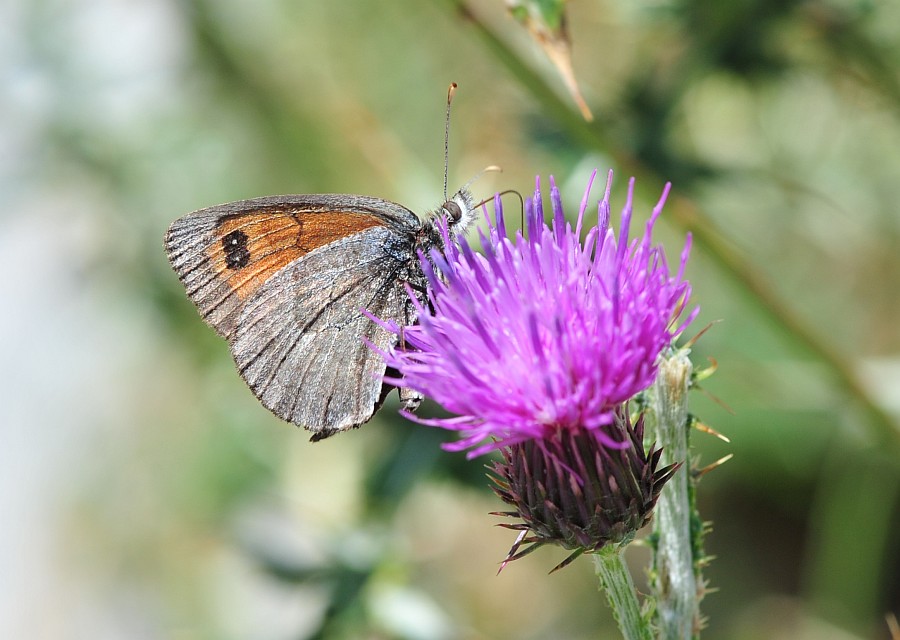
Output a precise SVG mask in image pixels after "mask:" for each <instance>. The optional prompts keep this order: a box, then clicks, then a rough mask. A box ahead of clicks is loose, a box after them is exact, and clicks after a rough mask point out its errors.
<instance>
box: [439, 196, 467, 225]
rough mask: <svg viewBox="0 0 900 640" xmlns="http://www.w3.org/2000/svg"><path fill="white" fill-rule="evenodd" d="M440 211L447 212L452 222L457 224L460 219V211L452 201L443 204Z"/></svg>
mask: <svg viewBox="0 0 900 640" xmlns="http://www.w3.org/2000/svg"><path fill="white" fill-rule="evenodd" d="M441 209H443V210H444V211H446V212H447V215H449V216H450V220H451V221H452V222H459V221H460V219H461V218H462V209H460V208H459V205H458V204H456V203H455V202H453V200H448V201H447V202H445V203H444V206H443V207H441Z"/></svg>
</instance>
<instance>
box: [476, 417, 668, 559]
mask: <svg viewBox="0 0 900 640" xmlns="http://www.w3.org/2000/svg"><path fill="white" fill-rule="evenodd" d="M611 430H612V431H613V432H615V434H616V435H617V436H618V437H620V438H621V441H622V442H625V443H627V444H628V445H629V446H627V447H625V448H613V447H607V446H604V445H603V444H602V443H601V442H600V441H599V440H598V439H597V438H596V437H594V435H593V434H592V433H591V432H589V431H587V430H585V429H566V430H561V431H560V432H559V433H558V434H557V436H556V437H553V438H549V439H543V440H537V441H534V440H529V441H526V442H522V443H519V444H514V445H512V446H509V447H505V448H504V449H503V450H502V453H503V460H502V461H499V462H494V463H493V466H492V468H491V470H492V471H493V476H492V477H491V479H492V480H493V482H494V485H495V486H494V492H495V493H496V494H497V495H498V496H499V497H500V499H501V500H503V502H505V503H507V504H509V505H511V506H512V507H514V509H515V510H514V511H501V512H495V513H494V515H498V516H506V517H510V518H518V519H521V522H518V523H515V524H501V525H500V526H502V527H506V528H507V529H513V530H515V531H519V532H520V534H519V537H518V538H517V539H516V542H515V544H513V546H512V548H511V549H510V550H509V553H508V554H507V557H506V560H504V561H503V564H502V565H501V567H500V568H501V569H502V568H503V567H504V566H506V564H507V563H508V562H510V561H512V560H517V559H519V558H521V557H522V556H525V555H527V554H529V553H531V552H532V551H534V550H535V549H537V548H538V547H540V546H542V545H545V544H555V545H558V546H560V547H563V548H564V549H568V550H570V551H572V554H571V555H569V557H567V558H566V559H565V560H563V562H561V563H560V564H558V565H557V566H556V567H555V568H554V569H553V571H556V570H557V569H561V568H562V567H565V566H566V565H568V564H569V563H570V562H572V560H574V559H575V558H577V557H578V556H579V555H581V554H582V553H591V552H596V551H599V550H600V549H602V548H604V547H606V546H607V545H624V544H627V543H628V542H630V541H631V540H632V539H633V538H634V534H635V533H636V532H637V530H638V529H640V528H641V527H643V526H644V525H646V524H647V523H648V522H649V521H650V516H651V514H652V511H653V507H654V506H655V505H656V500H657V498H659V492H660V491H661V490H662V487H663V485H664V484H665V483H666V481H667V480H668V479H669V478H670V477H671V476H672V474H674V473H675V471H677V469H678V466H679V465H677V464H672V465H669V466H667V467H664V468H661V469H660V468H658V466H659V458H660V454H661V452H662V450H661V449H656V448H655V447H653V446H651V447H650V450H649V452H648V453H645V452H644V444H643V440H644V416H643V415H641V416H640V417H639V418H638V420H637V422H636V423H635V424H634V425H632V423H631V418H630V416H629V415H628V411H627V408H626V407H624V406H623V407H619V409H618V410H617V411H616V415H615V420H614V423H613V425H611ZM523 544H524V545H529V546H527V547H525V548H524V549H523V550H522V551H519V548H520V547H521V545H523Z"/></svg>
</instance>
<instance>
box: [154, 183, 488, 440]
mask: <svg viewBox="0 0 900 640" xmlns="http://www.w3.org/2000/svg"><path fill="white" fill-rule="evenodd" d="M445 199H446V200H447V201H446V202H445V203H444V204H443V205H442V206H441V207H440V209H438V210H437V211H436V212H434V213H432V214H431V215H430V216H429V217H428V219H426V220H425V221H421V220H419V218H417V217H416V215H415V214H414V213H412V212H411V211H410V210H409V209H407V208H405V207H403V206H401V205H399V204H395V203H393V202H388V201H387V200H380V199H378V198H371V197H366V196H358V195H335V194H328V195H288V196H268V197H263V198H254V199H252V200H242V201H240V202H232V203H229V204H223V205H219V206H216V207H210V208H208V209H201V210H199V211H195V212H193V213H189V214H188V215H186V216H184V217H183V218H179V219H178V220H176V221H175V222H174V223H173V224H172V226H170V227H169V230H168V232H167V233H166V237H165V248H166V253H167V254H168V257H169V262H171V264H172V268H173V269H175V272H176V273H177V274H178V277H179V279H180V280H181V282H182V283H183V284H184V286H185V289H186V290H187V294H188V297H189V298H190V299H191V300H193V301H194V303H195V304H196V305H197V307H198V309H199V310H200V314H201V315H202V316H203V319H204V320H205V321H206V322H207V323H209V324H210V325H211V326H212V327H213V328H215V330H216V331H217V332H218V333H219V334H220V335H222V336H223V337H225V338H226V339H227V340H228V342H229V343H230V345H231V353H232V355H233V356H234V361H235V364H236V365H237V368H238V371H239V372H240V374H241V376H242V377H243V378H244V380H245V381H246V382H247V384H248V385H249V386H250V388H251V389H252V390H253V393H255V394H256V396H257V397H258V398H259V399H260V401H261V402H262V403H263V405H265V406H266V408H268V409H270V410H271V411H272V412H273V413H274V414H275V415H277V416H279V417H280V418H283V419H284V420H287V421H290V422H293V423H294V424H297V425H300V426H302V427H305V428H306V429H309V430H310V431H312V432H313V436H312V439H313V440H320V439H322V438H327V437H328V436H330V435H332V434H334V433H337V432H339V431H344V430H346V429H351V428H354V427H358V426H359V425H361V424H363V423H364V422H366V421H368V420H369V419H370V418H371V417H372V414H373V413H374V412H375V411H376V410H377V409H378V408H379V406H380V405H381V403H382V401H383V400H384V398H385V395H386V394H387V391H388V390H389V388H388V387H386V386H385V385H384V384H383V382H382V377H383V376H384V373H385V369H386V365H385V363H384V360H383V359H382V358H381V356H380V355H378V354H377V353H376V352H375V351H373V350H372V349H371V348H369V347H368V346H367V345H366V344H365V343H364V341H363V339H365V340H368V341H369V342H371V343H372V344H373V345H374V346H375V347H377V348H379V349H383V350H387V349H389V348H390V347H393V346H395V344H396V343H397V336H396V335H395V334H393V333H390V332H388V331H387V330H385V329H384V328H383V327H381V326H379V325H378V324H376V323H375V322H373V321H372V320H371V319H369V318H368V317H366V316H365V315H363V313H362V310H364V309H365V310H367V311H369V312H370V313H371V314H373V315H374V316H376V317H378V318H380V319H382V320H387V321H394V322H396V323H397V324H398V325H401V326H405V325H410V324H413V323H414V322H415V321H416V310H415V306H414V305H413V304H412V302H411V301H410V299H409V296H408V294H407V287H406V285H407V284H409V286H410V287H411V289H412V291H414V292H416V295H417V296H418V297H419V299H420V300H421V301H424V299H425V291H426V284H427V281H426V278H425V276H424V274H423V272H422V268H421V266H420V264H419V258H418V253H419V252H420V251H421V252H424V253H425V254H426V255H427V254H428V253H429V251H431V250H432V249H438V250H439V251H443V249H444V242H445V240H444V237H443V236H442V234H441V233H440V231H439V229H438V227H437V224H438V220H444V221H445V223H446V225H447V227H448V231H449V234H448V236H447V237H449V238H450V239H451V240H454V239H455V238H456V237H457V236H458V235H459V234H461V233H462V232H463V230H464V229H465V228H466V226H467V225H468V224H469V223H470V221H471V220H472V218H473V217H474V210H475V207H474V206H473V200H472V197H471V195H470V193H469V191H468V189H467V188H465V187H464V188H462V189H460V191H459V192H457V193H456V195H454V196H453V197H452V198H450V199H447V198H446V197H445ZM400 398H401V402H402V403H403V405H404V407H407V408H414V407H415V406H416V405H417V404H418V402H419V400H420V396H418V394H416V393H415V392H413V391H411V390H406V389H401V391H400Z"/></svg>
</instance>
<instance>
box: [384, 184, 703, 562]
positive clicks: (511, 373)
mask: <svg viewBox="0 0 900 640" xmlns="http://www.w3.org/2000/svg"><path fill="white" fill-rule="evenodd" d="M593 179H594V176H593V175H592V176H591V182H593ZM611 183H612V172H610V174H609V178H608V180H607V184H606V191H605V193H604V196H603V199H602V200H601V201H600V202H599V205H598V222H597V225H595V226H593V227H591V228H590V229H589V230H588V231H587V234H586V236H585V240H584V242H582V241H581V240H580V237H581V231H582V226H583V222H584V213H585V210H586V208H587V203H588V197H589V194H590V188H591V184H590V183H589V184H588V188H587V190H586V192H585V195H584V198H583V200H582V203H581V208H580V209H579V211H578V217H577V221H576V223H575V228H574V229H573V228H572V227H571V225H569V224H568V223H567V222H566V219H565V217H564V215H563V209H562V203H561V201H560V196H559V191H558V190H557V188H556V185H555V184H554V182H553V179H552V178H551V179H550V202H551V204H552V208H553V220H552V223H551V225H550V226H548V225H547V224H545V223H544V218H543V210H542V200H541V190H540V181H539V180H538V182H537V185H536V188H535V192H534V196H533V197H532V198H531V199H530V200H529V201H527V202H526V206H525V217H526V230H527V236H523V235H522V233H521V232H520V233H517V234H516V237H515V239H514V240H510V239H508V238H507V237H506V228H505V225H504V220H503V211H502V207H501V203H500V200H499V198H496V199H495V202H494V207H495V212H496V215H495V222H494V223H491V221H490V220H488V233H487V235H484V234H482V237H481V244H482V247H483V249H484V253H483V254H479V253H476V252H475V251H473V250H472V249H471V248H470V246H469V245H468V244H467V243H466V242H462V243H460V245H459V248H458V249H457V248H455V245H454V244H453V243H452V242H449V238H448V241H447V242H445V246H446V247H447V249H446V253H445V254H444V255H441V254H440V253H438V252H433V253H432V254H431V255H429V256H422V257H421V262H422V266H423V270H424V271H425V274H426V276H427V278H428V282H429V284H430V292H429V297H428V303H429V306H428V308H426V307H425V306H424V305H419V309H418V312H419V324H418V325H416V326H412V327H404V328H400V327H388V328H390V329H391V330H393V331H395V332H397V333H398V334H400V335H401V340H400V344H402V345H403V348H402V349H397V350H394V351H392V352H390V353H385V354H384V356H385V360H386V362H387V364H388V366H389V367H392V368H393V369H396V370H397V371H398V372H399V374H400V375H399V376H398V377H396V378H389V379H387V381H388V382H390V383H392V384H395V385H397V386H400V385H403V386H407V387H410V388H412V389H414V390H416V391H418V392H420V393H422V394H424V395H426V396H430V397H431V398H433V399H434V400H436V401H437V402H438V403H439V404H441V405H443V407H444V408H445V409H447V410H448V411H450V412H452V413H454V414H457V415H456V417H450V418H438V419H424V418H417V417H415V416H412V415H410V416H409V417H410V418H411V419H413V420H416V421H418V422H420V423H423V424H427V425H432V426H438V427H443V428H445V429H452V430H455V431H459V432H461V434H462V438H461V439H460V440H458V441H457V442H454V443H451V444H449V445H445V447H446V448H447V449H451V450H463V449H469V450H470V451H469V456H470V457H474V456H477V455H480V454H483V453H486V452H488V451H491V450H493V449H500V450H501V452H502V456H503V459H502V461H499V462H495V463H494V465H493V469H492V470H493V473H494V477H493V481H494V484H495V492H496V493H497V494H498V495H499V496H500V498H501V499H502V500H503V501H504V502H506V503H507V504H509V505H512V506H513V507H514V509H515V510H514V511H508V512H500V513H498V514H496V515H503V516H509V517H514V518H520V519H521V522H520V523H515V524H504V525H503V526H506V527H508V528H511V529H514V530H518V531H520V535H519V537H518V539H517V540H516V543H515V544H514V545H513V547H512V549H511V550H510V552H509V554H508V556H507V558H506V560H505V561H504V563H503V565H505V564H506V563H507V562H509V561H510V560H515V559H517V558H519V557H522V556H523V555H526V554H527V553H530V552H531V551H532V550H534V549H536V548H538V547H539V546H541V545H544V544H548V543H554V544H558V545H560V546H562V547H564V548H566V549H569V550H571V551H572V552H573V553H572V554H571V555H570V556H569V557H568V558H567V559H566V560H565V561H563V563H561V564H560V565H559V566H558V567H557V568H560V567H562V566H565V565H566V564H568V563H569V562H571V560H572V559H574V558H575V557H577V556H578V555H580V554H581V553H584V552H596V551H599V550H600V549H602V548H604V547H606V546H608V545H623V544H625V543H627V542H629V541H630V540H631V539H632V538H633V536H634V534H635V532H636V531H637V530H638V529H639V528H641V527H642V526H644V525H645V524H646V523H647V521H648V520H649V519H650V516H651V512H652V509H653V506H654V505H655V503H656V500H657V498H658V497H659V492H660V490H661V489H662V486H663V484H664V483H665V482H666V481H667V480H668V479H669V478H670V477H671V476H672V474H674V473H675V471H676V469H677V465H669V466H667V467H664V468H658V466H659V459H660V450H658V449H655V447H653V446H651V447H650V449H649V452H648V453H645V449H644V445H643V434H644V429H643V417H640V418H639V419H638V420H637V422H636V423H635V424H634V425H632V423H631V420H630V417H629V415H628V409H627V405H626V403H627V402H628V400H629V399H631V398H632V397H634V396H635V395H636V394H638V393H640V392H641V391H644V390H645V389H647V388H648V387H649V386H650V385H651V384H652V383H653V380H654V378H655V376H656V372H657V359H658V357H659V356H660V354H661V353H662V351H663V350H664V349H665V348H666V347H668V346H669V345H671V343H672V341H673V339H674V338H675V336H676V335H677V334H679V333H680V332H681V331H682V330H683V329H684V328H685V327H686V326H687V324H688V323H690V322H691V320H693V318H694V316H695V315H696V313H697V310H696V309H695V310H694V311H692V312H690V313H688V314H687V315H686V317H684V318H683V319H681V320H679V319H680V318H682V316H683V314H684V310H685V304H686V302H687V299H688V297H689V296H690V285H689V283H688V282H687V281H686V280H684V269H685V265H686V263H687V258H688V253H689V250H690V236H688V238H687V241H686V242H685V246H684V250H683V252H682V255H681V262H680V265H679V268H678V271H677V273H675V274H674V275H673V274H671V273H670V271H669V267H668V264H667V262H666V259H665V255H664V253H663V250H662V248H661V247H659V246H654V245H653V244H652V233H653V226H654V224H655V223H656V220H657V218H658V217H659V215H660V213H661V212H662V206H663V203H664V202H665V198H666V195H667V194H668V190H669V186H668V185H667V186H666V189H665V191H664V192H663V195H662V198H661V199H660V201H659V203H658V204H657V205H656V207H655V208H654V209H653V213H652V215H651V217H650V220H649V221H648V222H647V224H646V227H645V230H644V234H643V236H642V237H639V238H635V239H629V226H630V221H631V213H632V197H633V191H634V181H633V180H632V181H631V182H630V183H629V189H628V200H627V203H626V205H625V208H624V209H623V211H622V217H621V227H620V230H619V234H618V238H617V237H616V235H615V234H614V232H613V230H612V229H611V228H610V225H609V218H610V215H609V210H610V206H609V194H610V187H611ZM410 297H411V299H412V300H413V302H414V304H419V303H418V302H417V298H416V297H415V296H414V295H412V294H411V296H410ZM385 326H387V325H385ZM523 544H525V545H529V546H527V547H526V548H525V549H524V550H522V551H519V549H520V547H521V545H523ZM501 568H502V566H501Z"/></svg>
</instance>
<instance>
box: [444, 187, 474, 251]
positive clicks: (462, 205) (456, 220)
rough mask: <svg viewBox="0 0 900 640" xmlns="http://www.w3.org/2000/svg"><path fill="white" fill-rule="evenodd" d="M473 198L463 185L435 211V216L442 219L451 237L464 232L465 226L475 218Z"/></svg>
mask: <svg viewBox="0 0 900 640" xmlns="http://www.w3.org/2000/svg"><path fill="white" fill-rule="evenodd" d="M475 209H476V205H475V199H474V198H473V197H472V194H471V192H470V191H469V190H468V188H466V187H463V188H462V189H460V190H459V191H457V192H456V194H455V195H454V196H453V197H452V198H450V199H449V200H447V202H445V203H444V204H442V205H441V207H440V208H439V209H438V210H437V211H436V212H435V217H436V218H437V219H439V220H443V221H444V223H445V224H446V225H447V231H448V232H449V234H450V237H451V238H456V237H458V236H460V235H462V234H463V233H465V230H466V227H468V226H469V224H470V223H471V222H472V220H474V219H475Z"/></svg>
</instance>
